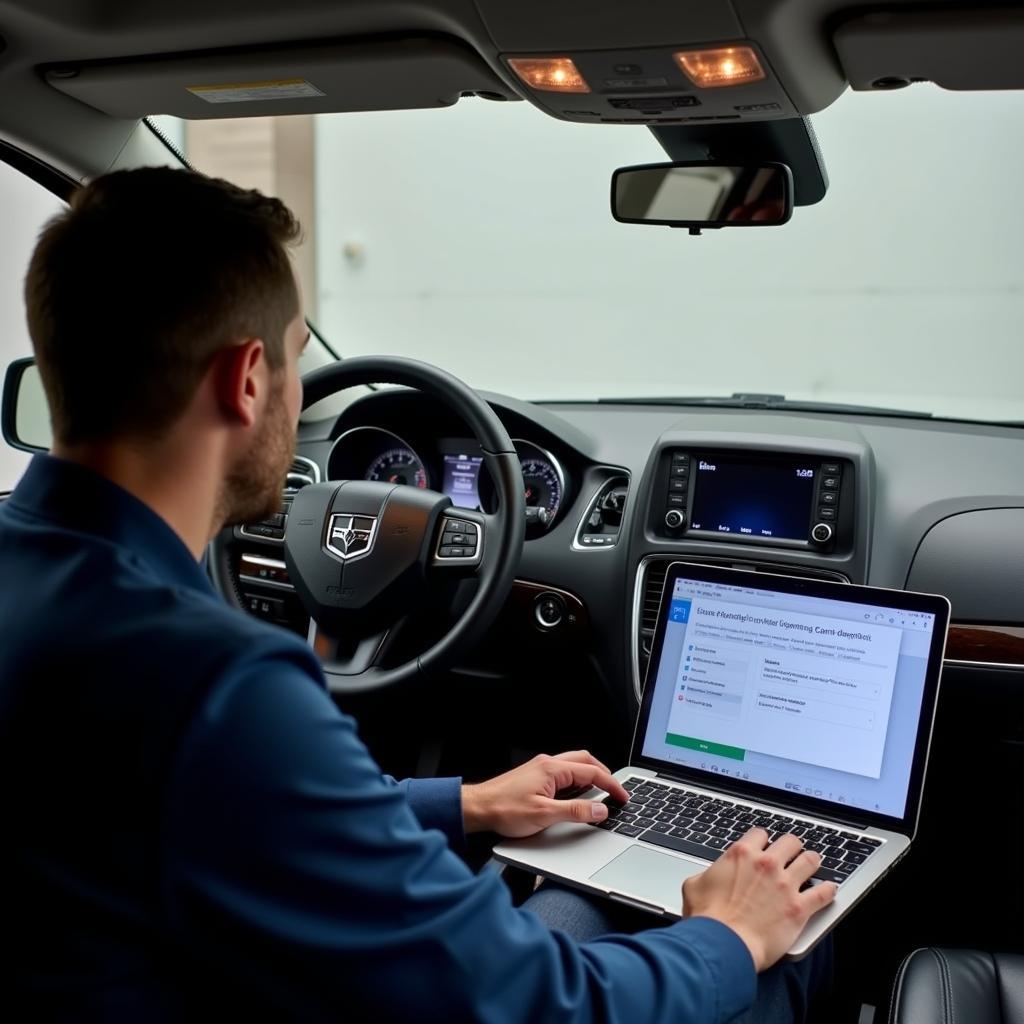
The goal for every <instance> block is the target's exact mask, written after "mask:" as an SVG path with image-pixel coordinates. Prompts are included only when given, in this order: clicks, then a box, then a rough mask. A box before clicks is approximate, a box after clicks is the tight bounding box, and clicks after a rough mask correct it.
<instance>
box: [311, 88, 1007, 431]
mask: <svg viewBox="0 0 1024 1024" xmlns="http://www.w3.org/2000/svg"><path fill="white" fill-rule="evenodd" d="M814 124H815V127H816V129H817V132H818V135H819V139H820V142H821V147H822V150H823V152H824V155H825V160H826V164H827V167H828V171H829V174H830V177H831V187H830V189H829V193H828V195H827V196H826V198H825V200H824V201H823V202H822V203H821V204H819V205H818V206H814V207H808V208H803V209H798V210H797V211H796V213H795V215H794V218H793V220H792V221H791V222H790V224H788V225H787V226H785V227H782V228H760V229H758V228H751V229H747V230H743V229H735V230H722V231H719V232H710V233H708V234H706V235H705V236H703V237H701V238H690V237H688V236H687V235H686V234H684V233H683V232H679V231H673V230H672V229H669V228H660V227H642V226H636V225H622V224H617V223H615V222H614V221H613V220H612V219H611V216H610V214H609V212H608V188H609V178H610V175H611V172H612V170H613V169H614V168H615V167H617V166H620V165H623V164H629V163H642V162H648V161H657V160H661V159H665V157H664V154H663V153H662V151H661V150H660V147H659V146H658V145H657V144H656V143H655V141H654V139H653V137H652V136H651V135H650V134H649V133H648V132H647V131H646V129H634V128H624V127H617V126H583V125H570V124H565V123H560V122H557V121H554V120H552V119H550V118H547V117H546V116H544V115H543V114H541V113H539V112H538V111H537V110H535V109H533V108H532V107H530V106H529V105H527V104H525V103H517V104H507V105H499V104H494V103H488V102H486V101H481V100H464V101H462V102H460V103H459V104H458V105H457V106H456V107H454V108H451V109H447V110H440V111H408V112H393V113H392V112H389V113H380V114H356V115H352V114H342V115H333V116H328V117H321V118H319V119H318V124H317V167H316V170H317V209H318V215H317V228H318V230H317V238H318V275H319V281H320V294H319V310H320V324H321V327H322V328H323V330H324V331H325V333H326V336H327V337H328V338H329V339H330V340H331V342H332V343H333V344H334V346H335V347H336V348H337V349H338V350H339V351H341V352H342V353H343V354H362V353H369V352H379V353H383V352H387V353H396V354H400V355H406V356H413V357H418V358H422V359H427V360H429V361H431V362H436V363H439V364H441V365H442V366H445V367H447V368H448V369H450V370H452V371H453V372H455V373H456V374H458V375H460V376H462V377H464V378H465V379H466V380H468V381H469V382H470V383H471V384H473V385H476V386H478V387H485V388H491V389H494V390H498V391H504V392H508V393H512V394H516V395H519V396H521V397H524V398H588V397H596V396H615V395H673V394H674V395H722V394H730V393H732V392H734V391H761V392H777V393H782V394H785V395H787V396H789V397H797V398H814V399H820V400H825V401H846V402H867V403H870V404H878V405H884V406H889V407H903V408H911V409H923V410H931V411H935V412H938V413H941V414H947V415H961V416H969V417H980V418H1024V345H1022V344H1021V338H1020V326H1019V325H1020V323H1021V322H1022V319H1024V289H1022V287H1021V280H1022V273H1021V270H1022V267H1024V230H1022V227H1024V224H1022V222H1024V197H1022V195H1021V192H1020V189H1019V183H1018V179H1019V168H1020V166H1021V164H1022V161H1024V141H1022V139H1024V132H1022V130H1021V129H1022V125H1024V97H1022V96H1021V95H1019V94H1013V93H1001V94H1000V93H995V94H992V93H989V94H956V93H947V92H942V91H940V90H938V89H935V88H933V87H931V86H917V87H913V88H911V89H907V90H905V91H903V92H898V93H887V94H884V95H865V94H856V93H847V94H846V95H845V96H843V97H842V98H841V99H840V100H839V101H838V102H837V103H836V104H834V105H833V106H832V107H830V108H829V109H828V110H826V111H824V112H822V113H821V114H819V115H817V116H816V117H815V118H814Z"/></svg>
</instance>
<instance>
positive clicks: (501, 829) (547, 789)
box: [462, 750, 629, 839]
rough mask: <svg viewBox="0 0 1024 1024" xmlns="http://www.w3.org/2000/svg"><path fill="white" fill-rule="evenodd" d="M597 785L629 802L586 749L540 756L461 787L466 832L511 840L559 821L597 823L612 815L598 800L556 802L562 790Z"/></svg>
mask: <svg viewBox="0 0 1024 1024" xmlns="http://www.w3.org/2000/svg"><path fill="white" fill-rule="evenodd" d="M584 786H588V787H589V786H596V787H597V788H598V789H603V790H604V791H605V792H606V793H608V794H609V795H610V796H611V798H612V799H613V800H617V801H619V802H620V803H626V802H627V801H628V800H629V793H627V792H626V790H625V789H623V788H622V785H621V784H620V783H619V782H617V781H616V780H615V778H613V776H612V774H611V772H610V771H609V770H608V768H607V766H606V765H603V764H602V763H601V762H600V761H598V759H597V758H596V757H594V756H593V755H592V754H589V753H588V752H587V751H585V750H572V751H569V752H568V753H565V754H556V755H555V756H554V757H552V756H551V755H549V754H538V755H537V756H536V757H535V758H533V759H532V760H531V761H527V762H526V764H521V765H520V766H519V767H518V768H513V769H512V771H510V772H505V774H504V775H499V776H497V777H496V778H493V779H490V780H489V781H488V782H481V783H479V784H478V785H475V786H463V787H462V817H463V822H464V826H465V829H466V832H497V833H498V834H499V835H502V836H506V837H507V838H509V839H518V838H521V837H523V836H532V835H533V834H534V833H536V832H540V831H541V829H545V828H547V827H548V825H553V824H554V823H555V822H556V821H579V822H595V821H603V820H604V819H605V818H607V817H608V808H607V807H606V806H605V805H604V804H603V803H601V802H600V801H597V800H556V799H555V794H556V793H558V792H559V791H560V790H566V789H579V788H581V787H584Z"/></svg>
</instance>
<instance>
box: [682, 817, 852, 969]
mask: <svg viewBox="0 0 1024 1024" xmlns="http://www.w3.org/2000/svg"><path fill="white" fill-rule="evenodd" d="M802 849H803V843H801V842H800V840H799V839H798V838H797V837H796V836H789V835H786V836H780V837H779V838H778V839H777V840H776V841H775V842H774V843H772V844H771V845H769V844H768V833H767V832H765V830H764V829H762V828H752V829H751V830H750V831H749V832H748V833H747V834H746V835H745V836H744V837H743V838H742V839H738V840H737V841H736V842H735V843H733V844H732V846H730V847H729V849H728V850H726V851H725V853H723V854H722V856H721V857H719V858H718V860H716V861H715V863H714V864H712V865H711V867H710V868H708V870H707V871H705V872H703V873H702V874H699V875H694V876H693V877H692V878H688V879H687V880H686V881H685V882H684V883H683V916H684V917H710V918H713V919H714V920H716V921H721V922H722V924H724V925H727V926H728V927H729V928H731V929H732V930H733V931H734V932H735V933H736V934H737V935H738V936H739V937H740V939H742V940H743V943H744V944H745V945H746V947H747V949H749V950H750V955H751V957H753V960H754V967H755V968H756V970H757V971H758V973H760V972H761V971H763V970H765V968H767V967H771V965H772V964H773V963H775V962H776V961H777V960H778V959H779V958H780V957H781V956H782V955H783V954H784V953H785V952H786V950H788V949H789V947H790V946H791V945H792V944H793V942H794V941H795V940H796V937H797V936H798V935H799V934H800V932H801V931H803V928H804V925H805V924H807V921H808V919H809V918H810V916H811V915H812V914H814V913H816V912H817V911H819V910H821V909H822V908H823V907H826V906H828V904H830V903H831V902H832V901H833V900H834V899H835V896H836V891H837V886H836V884H835V883H834V882H821V883H819V884H818V885H815V886H812V887H811V888H809V889H808V890H807V891H806V892H800V886H801V885H803V884H804V882H806V881H807V880H808V879H809V878H810V877H811V876H812V875H813V874H814V872H815V871H817V870H818V868H819V866H820V865H821V857H820V856H819V855H818V854H817V853H814V852H812V851H810V850H803V852H801V850H802Z"/></svg>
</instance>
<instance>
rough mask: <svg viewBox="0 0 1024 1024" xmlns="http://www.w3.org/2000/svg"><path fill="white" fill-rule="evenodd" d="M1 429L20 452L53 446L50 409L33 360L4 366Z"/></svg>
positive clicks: (9, 442) (0, 406)
mask: <svg viewBox="0 0 1024 1024" xmlns="http://www.w3.org/2000/svg"><path fill="white" fill-rule="evenodd" d="M0 430H2V432H3V437H4V440H5V441H6V442H7V443H8V444H9V445H10V446H11V447H12V448H18V449H20V450H21V451H23V452H47V451H49V450H50V448H51V447H52V445H53V431H52V429H51V427H50V407H49V405H48V404H47V401H46V392H45V391H43V381H42V378H41V377H40V376H39V368H38V367H37V366H36V362H35V360H34V359H15V360H14V362H13V363H11V365H10V366H8V367H7V376H6V377H5V378H4V394H3V403H2V405H0Z"/></svg>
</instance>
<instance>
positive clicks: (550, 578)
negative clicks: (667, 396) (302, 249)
mask: <svg viewBox="0 0 1024 1024" xmlns="http://www.w3.org/2000/svg"><path fill="white" fill-rule="evenodd" d="M484 397H486V398H487V399H488V401H489V402H490V403H491V404H492V406H493V407H494V409H495V410H496V412H497V413H498V415H499V416H500V417H501V419H502V420H503V421H504V423H505V425H506V427H507V428H508V430H509V432H510V434H511V435H512V436H513V437H517V438H523V439H525V440H527V441H529V442H532V443H534V444H536V445H539V446H540V447H541V448H543V449H545V450H547V451H549V452H551V453H553V454H554V455H555V456H556V457H557V459H558V461H559V462H560V463H561V465H562V466H563V467H564V471H565V477H566V488H565V500H564V502H563V504H562V507H561V509H560V510H559V513H558V517H557V520H556V521H555V522H554V524H553V525H551V526H550V528H548V529H546V530H544V531H542V532H541V533H540V534H539V535H538V534H536V533H535V534H533V535H532V536H530V537H529V539H528V540H527V541H526V543H525V544H524V550H523V555H522V560H521V563H520V571H519V578H520V579H522V580H524V581H530V582H533V583H537V584H541V585H543V586H547V587H551V588H556V589H560V590H563V591H566V592H568V593H570V594H572V595H575V596H577V597H578V598H579V599H580V601H581V602H582V603H583V605H584V606H585V607H586V609H587V613H588V616H589V620H590V623H591V626H592V639H593V646H592V651H591V655H592V656H593V657H595V658H596V659H598V661H599V662H600V663H601V664H602V665H603V666H604V672H605V673H606V674H607V675H608V676H609V677H610V681H611V683H612V687H613V688H615V689H618V688H619V686H621V685H622V682H625V681H629V680H630V679H632V680H633V682H634V686H635V684H636V677H637V672H638V667H637V664H636V662H637V655H636V645H635V637H636V631H637V619H638V616H639V615H640V614H641V611H642V609H640V608H638V601H641V602H642V598H643V595H642V594H640V590H641V580H640V576H639V575H638V574H641V573H642V571H643V567H644V565H645V564H647V563H648V562H650V561H652V560H654V561H657V560H662V561H664V562H666V563H667V561H668V560H670V559H672V558H683V559H685V558H688V557H689V558H696V559H706V560H711V561H720V562H722V563H723V564H730V563H732V564H751V563H757V564H760V565H761V566H762V567H764V568H766V569H768V570H772V571H781V572H797V573H799V572H807V573H819V574H830V575H832V576H833V578H834V577H835V575H837V574H838V575H839V576H841V577H843V578H846V579H848V580H850V581H852V582H857V583H866V584H870V585H873V586H880V587H890V588H899V589H903V588H906V587H908V581H910V582H916V581H917V580H918V579H919V580H921V581H937V582H939V583H940V584H941V585H942V586H943V587H945V588H946V589H945V591H944V592H945V594H946V596H947V597H949V598H950V600H951V601H952V604H953V619H954V621H962V622H971V621H975V622H976V621H978V619H979V614H985V613H987V612H990V611H991V610H992V609H996V608H1001V609H1003V613H1002V614H999V615H995V614H994V613H993V614H992V617H991V618H990V619H989V621H991V622H1001V623H1008V622H1013V623H1014V624H1017V625H1020V624H1021V623H1022V621H1024V608H1022V607H1021V605H1020V601H1019V599H1018V600H1017V601H1016V602H1015V603H1011V604H1010V605H1007V602H1006V595H1007V593H1008V592H1009V591H1011V590H1013V589H1014V587H1016V589H1017V591H1018V592H1019V591H1020V588H1019V587H1018V586H1017V584H1018V583H1019V578H1018V579H1016V580H1010V579H1009V576H1013V575H1015V569H1014V566H1016V567H1017V568H1018V569H1019V565H1020V562H1019V558H1020V555H1019V551H1020V549H1021V547H1022V545H1021V544H1020V536H1019V534H1016V535H1015V533H1016V531H1015V530H1014V529H1013V528H1012V527H1013V524H1016V523H1021V522H1024V513H1022V512H1021V511H1020V510H1022V509H1024V430H1022V429H1018V428H1014V427H999V426H989V425H981V424H971V423H959V422H952V421H941V420H934V421H932V420H922V419H900V418H898V417H879V416H864V415H860V416H858V415H847V414H843V415H840V414H823V413H813V414H812V413H798V412H791V411H774V410H772V411H766V410H739V409H728V410H723V409H715V408H686V409H682V408H678V407H672V406H664V405H651V406H638V405H615V404H600V403H593V404H588V403H562V404H537V405H534V404H530V403H526V402H522V401H519V400H517V399H514V398H509V397H506V396H502V395H497V394H485V396H484ZM357 425H371V426H378V427H385V428H387V429H389V430H392V431H393V432H394V433H395V434H397V435H399V436H400V437H401V438H403V439H404V440H406V441H407V442H409V444H410V445H412V446H413V447H416V448H417V449H419V448H421V447H422V448H425V449H431V448H434V449H435V450H436V446H437V443H438V441H439V440H440V439H443V438H450V437H453V436H454V437H459V436H465V433H466V432H465V428H464V427H462V426H461V424H460V423H459V420H458V417H457V416H455V415H454V414H452V413H450V412H448V411H447V410H443V409H441V408H440V407H433V408H431V406H430V402H429V400H428V399H425V397H424V396H421V395H417V394H414V393H408V392H401V391H390V390H389V391H382V392H377V393H375V394H373V395H370V396H368V397H367V398H364V399H362V400H360V401H358V402H356V403H354V404H353V405H351V406H349V407H348V408H347V409H346V410H345V412H344V413H343V414H342V416H341V417H340V418H339V419H338V420H337V421H320V422H315V423H305V424H303V425H302V426H301V428H300V442H299V448H298V451H299V453H300V454H302V455H305V456H307V457H309V458H313V459H315V460H316V461H317V462H318V463H319V464H320V466H321V470H322V471H326V468H327V459H328V455H329V453H330V450H331V446H332V444H333V442H334V440H335V439H336V438H337V437H338V436H339V435H341V434H343V433H344V432H345V431H346V430H349V429H351V428H352V427H354V426H357ZM672 445H675V446H684V447H689V448H691V449H700V450H704V449H710V448H714V449H717V450H722V449H725V450H732V451H736V452H746V453H750V452H753V453H756V452H758V451H762V452H764V451H770V452H776V453H778V452H786V451H790V452H806V453H816V455H817V456H820V457H823V458H824V457H832V456H837V457H842V458H844V459H846V460H849V461H848V465H850V466H852V467H853V468H854V469H855V470H856V497H855V535H852V536H851V542H850V544H849V546H848V550H845V551H843V552H839V551H815V550H808V549H806V548H805V549H801V550H789V549H787V548H785V547H781V548H780V547H778V546H775V547H772V546H768V545H764V544H758V543H757V542H756V541H754V542H753V543H751V542H750V541H749V540H748V542H747V543H740V542H739V541H738V539H737V538H732V537H726V538H721V539H720V538H710V539H709V538H702V539H699V540H698V539H694V538H687V537H685V536H684V537H679V538H673V537H670V536H661V535H658V533H657V531H653V532H652V529H651V527H650V523H651V521H652V519H651V509H652V507H653V506H652V504H651V502H652V501H656V500H657V499H655V498H652V495H651V487H652V481H653V480H654V478H655V464H656V460H657V456H658V455H659V453H661V452H663V451H665V450H668V447H669V446H672ZM614 474H620V475H621V477H622V478H624V479H626V480H628V495H627V497H626V501H625V507H624V509H623V510H622V525H621V530H620V532H619V535H618V542H617V543H614V544H612V545H610V546H608V547H604V548H603V549H598V548H594V549H589V550H588V549H585V548H583V547H582V545H580V544H579V543H578V540H579V538H580V532H579V531H580V529H581V528H582V525H583V521H582V520H583V517H585V516H586V515H587V514H589V510H590V508H591V502H592V501H593V499H594V496H595V493H596V492H597V490H598V489H599V488H600V487H601V486H603V485H604V483H605V482H606V481H607V480H608V479H609V477H610V476H611V475H614ZM979 510H1017V511H1005V512H1003V513H1002V514H1001V515H1002V518H1000V519H999V523H1000V524H1001V526H1002V527H1004V528H1003V529H1002V531H1001V532H1000V533H999V534H998V536H996V537H993V536H992V531H991V529H989V527H990V526H991V523H992V522H993V520H991V519H985V520H983V519H972V518H971V516H970V515H965V514H970V513H977V512H978V511H979ZM659 515H660V512H659ZM951 517H959V518H956V519H951ZM946 521H952V522H954V523H955V525H956V527H957V528H956V530H954V531H951V530H950V529H948V528H946V527H940V526H939V524H943V523H944V522H946ZM1008 524H1009V525H1008ZM975 525H977V528H978V529H979V530H982V531H986V530H987V531H988V532H987V536H986V538H985V543H984V544H983V545H981V549H982V550H983V557H980V558H979V559H977V560H976V561H972V559H971V557H970V554H969V552H968V551H966V550H965V547H966V546H967V545H969V541H970V538H971V530H972V527H974V526H975ZM926 538H928V540H927V542H926ZM981 540H982V538H981V537H980V536H979V541H981ZM1001 544H1005V545H1012V544H1016V549H1015V552H1014V553H1013V555H1012V557H1013V558H1015V559H1016V561H1015V562H1014V561H1012V560H1011V561H1009V562H1007V561H1003V560H1001V559H1000V558H999V557H998V550H999V545H1001ZM919 551H920V552H921V554H920V557H921V558H922V559H923V560H924V561H922V563H921V565H920V566H919V568H918V571H917V573H916V574H914V573H913V572H912V569H913V566H914V562H915V557H916V556H918V552H919ZM1009 555H1010V552H1008V556H1009ZM944 562H948V563H949V566H951V567H952V568H949V571H945V570H944V569H943V565H944ZM972 567H973V568H975V569H976V571H971V568H972ZM1016 575H1017V576H1018V577H1019V573H1016ZM960 609H962V611H961V610H960ZM979 609H980V610H981V612H980V613H979Z"/></svg>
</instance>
